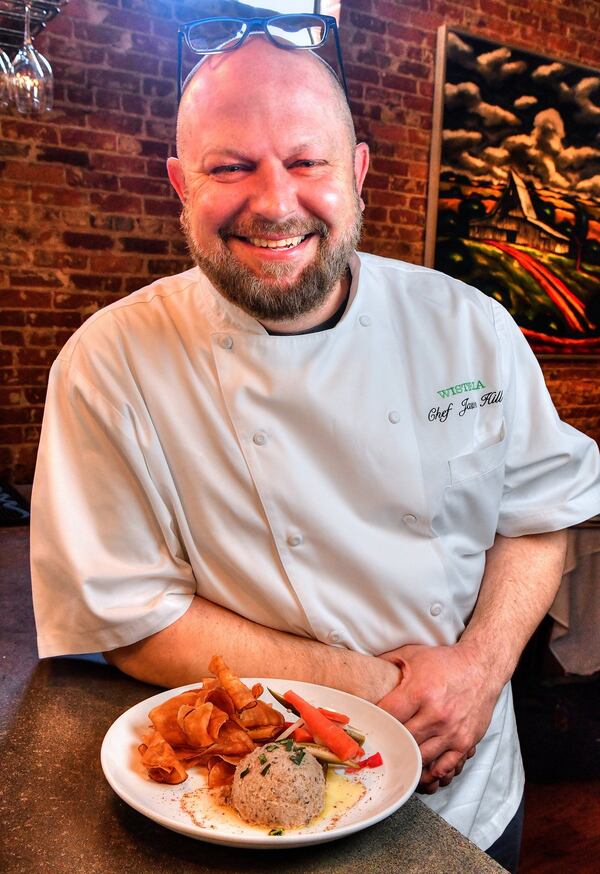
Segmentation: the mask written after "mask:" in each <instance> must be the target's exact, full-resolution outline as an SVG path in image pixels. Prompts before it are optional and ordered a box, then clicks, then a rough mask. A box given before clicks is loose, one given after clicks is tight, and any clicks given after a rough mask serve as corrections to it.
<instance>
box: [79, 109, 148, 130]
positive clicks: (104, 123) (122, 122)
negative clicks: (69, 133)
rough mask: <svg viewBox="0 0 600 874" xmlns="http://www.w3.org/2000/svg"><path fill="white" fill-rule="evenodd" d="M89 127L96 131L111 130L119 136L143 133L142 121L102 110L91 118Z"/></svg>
mask: <svg viewBox="0 0 600 874" xmlns="http://www.w3.org/2000/svg"><path fill="white" fill-rule="evenodd" d="M89 125H90V127H91V128H94V130H110V131H115V132H116V133H119V134H129V135H134V134H139V133H141V131H142V120H141V119H140V118H134V117H133V116H131V115H122V114H121V113H118V112H109V111H108V110H102V111H101V112H95V113H94V114H93V115H91V116H90V119H89Z"/></svg>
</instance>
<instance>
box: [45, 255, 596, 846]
mask: <svg viewBox="0 0 600 874" xmlns="http://www.w3.org/2000/svg"><path fill="white" fill-rule="evenodd" d="M351 268H352V274H353V282H352V288H351V294H350V302H349V305H348V308H347V310H346V312H345V314H344V315H343V317H342V319H341V320H340V321H339V322H338V324H337V325H336V326H335V327H334V328H332V329H330V330H327V331H323V332H318V333H312V334H303V335H293V336H270V335H269V334H268V333H267V332H266V331H265V329H264V328H263V327H262V325H260V323H259V322H257V321H256V320H254V319H253V318H251V317H249V316H247V315H246V314H245V313H243V312H242V311H241V310H239V309H238V308H237V307H234V306H233V305H231V304H229V303H228V302H226V301H225V300H224V299H223V298H222V297H221V296H220V295H219V294H218V293H217V292H216V291H215V290H214V288H213V287H212V286H211V285H210V283H209V282H208V280H207V279H206V278H205V277H204V276H203V275H202V274H201V273H200V271H199V270H198V269H197V268H194V269H192V270H189V271H187V272H186V273H183V274H181V275H179V276H174V277H170V278H167V279H162V280H159V281H158V282H155V283H153V284H152V285H150V286H148V287H147V288H145V289H142V290H141V291H139V292H137V293H135V294H132V295H130V296H129V297H127V298H124V299H123V300H120V301H118V302H117V303H115V304H113V305H111V306H109V307H107V308H106V309H104V310H102V311H101V312H99V313H97V314H95V315H94V316H93V317H91V318H90V319H89V320H88V321H87V322H86V323H85V324H84V325H83V327H82V328H81V329H80V330H79V331H78V332H77V333H76V334H75V335H74V336H73V337H72V338H71V339H70V340H69V342H68V343H67V345H66V346H65V348H64V349H63V351H62V352H61V353H60V355H59V357H58V359H57V361H56V362H55V364H54V366H53V368H52V372H51V376H50V384H49V390H48V400H47V406H46V412H45V417H44V425H43V433H42V440H41V445H40V455H39V462H38V469H37V472H36V477H35V485H34V490H33V499H32V500H33V512H32V578H33V587H34V605H35V613H36V621H37V627H38V634H39V637H38V643H39V652H40V655H41V656H51V655H58V654H63V653H67V652H70V653H77V652H89V651H95V650H109V649H113V648H116V647H119V646H122V645H125V644H129V643H132V642H133V641H136V640H139V639H141V638H143V637H146V636H148V635H150V634H152V633H154V632H156V631H159V630H161V629H163V628H165V627H166V626H168V625H169V624H171V623H172V622H174V621H175V620H176V619H178V618H179V617H180V616H182V615H183V613H184V612H185V611H186V609H187V608H188V606H189V604H190V602H191V599H192V598H193V596H194V593H198V594H200V595H202V596H203V597H205V598H208V599H210V600H211V601H213V602H215V603H217V604H221V605H222V606H224V607H227V608H229V609H231V610H234V611H236V612H237V613H240V614H241V615H243V616H246V617H248V618H249V619H251V620H253V621H255V622H258V623H261V624H263V625H267V626H270V627H273V628H277V629H281V630H283V631H289V632H292V633H294V634H298V635H304V636H307V637H312V638H316V639H317V640H320V641H323V642H325V643H328V644H333V645H339V646H345V647H348V648H350V649H353V650H358V651H360V652H364V653H373V654H378V653H382V652H385V651H387V650H390V649H394V648H395V647H398V646H402V645H403V644H408V643H424V644H452V643H454V642H455V641H456V640H457V639H458V637H459V636H460V634H461V632H462V631H463V629H464V627H465V623H466V622H467V621H468V618H469V615H470V613H471V611H472V609H473V606H474V604H475V601H476V597H477V593H478V588H479V584H480V581H481V576H482V572H483V568H484V562H485V550H486V549H487V548H489V547H490V546H491V545H492V543H493V540H494V535H495V533H496V531H499V532H500V533H501V534H504V535H507V536H517V535H523V534H530V533H536V532H543V531H551V530H557V529H561V528H564V527H566V526H569V525H572V524H575V523H577V522H579V521H581V520H584V519H586V518H589V517H590V516H593V515H594V514H596V513H597V512H598V511H599V509H600V489H599V485H598V482H599V460H598V452H597V447H596V446H595V444H594V443H593V441H591V440H589V439H588V438H587V437H585V436H584V435H583V434H580V433H579V432H578V431H576V430H574V429H573V428H571V427H570V426H569V425H566V424H564V423H562V422H561V421H560V420H559V418H558V416H557V414H556V411H555V409H554V406H553V404H552V402H551V400H550V398H549V396H548V393H547V391H546V388H545V386H544V381H543V378H542V376H541V373H540V370H539V367H538V365H537V362H536V361H535V358H534V357H533V355H532V353H531V352H530V350H529V347H528V345H527V343H526V341H525V340H524V338H523V336H522V334H521V332H520V331H519V329H518V328H517V327H516V325H515V324H514V322H513V321H512V319H511V318H510V316H509V315H508V314H507V313H506V311H505V310H503V309H502V307H500V306H499V305H498V304H497V303H496V302H495V301H493V300H492V299H490V298H488V297H486V296H484V295H483V294H481V293H480V292H478V291H476V290H475V289H472V288H469V287H468V286H466V285H464V284H463V283H461V282H458V281H456V280H454V279H451V278H449V277H446V276H444V275H442V274H440V273H436V272H434V271H432V270H428V269H425V268H421V267H417V266H414V265H410V264H403V263H400V262H397V261H391V260H387V259H383V258H378V257H375V256H372V255H364V254H361V255H360V256H356V257H355V259H354V261H353V263H352V264H351ZM522 789H523V773H522V766H521V760H520V754H519V751H518V742H517V737H516V731H515V721H514V715H513V709H512V703H511V699H510V689H509V687H507V688H505V689H504V691H503V693H502V695H501V697H500V699H499V701H498V704H497V706H496V709H495V712H494V716H493V719H492V723H491V725H490V728H489V730H488V732H487V733H486V735H485V737H484V738H483V739H482V741H481V742H480V743H479V745H478V749H477V754H476V756H475V757H474V758H473V759H471V760H470V761H469V762H467V764H466V766H465V768H464V770H463V773H462V775H461V776H460V777H459V778H457V779H455V780H454V781H453V782H452V784H451V785H450V786H449V787H447V788H445V789H443V790H441V791H439V792H438V793H437V794H436V795H433V796H430V797H428V798H427V799H426V803H428V804H429V805H430V806H431V807H432V808H434V809H435V810H437V811H439V812H440V813H441V814H442V815H443V816H444V817H445V818H446V819H447V820H448V821H449V822H450V823H452V824H453V825H455V826H456V827H457V828H458V829H460V830H461V831H462V832H463V833H464V834H466V835H468V836H469V837H471V839H472V840H473V841H475V842H476V843H477V844H479V846H481V847H482V848H486V847H487V846H489V845H490V844H491V843H492V842H493V841H494V840H495V839H496V838H497V837H498V836H499V835H500V834H501V832H502V831H503V829H504V827H505V826H506V825H507V823H508V822H509V820H510V819H511V817H512V816H513V814H514V813H515V811H516V809H517V806H518V803H519V800H520V797H521V794H522Z"/></svg>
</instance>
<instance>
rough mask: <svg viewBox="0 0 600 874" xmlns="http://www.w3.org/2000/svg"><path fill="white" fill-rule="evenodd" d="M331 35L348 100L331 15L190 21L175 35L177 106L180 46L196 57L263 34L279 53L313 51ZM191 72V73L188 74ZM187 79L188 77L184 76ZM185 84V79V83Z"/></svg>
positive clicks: (230, 48) (229, 49)
mask: <svg viewBox="0 0 600 874" xmlns="http://www.w3.org/2000/svg"><path fill="white" fill-rule="evenodd" d="M331 31H333V35H334V39H335V48H336V51H337V59H338V64H339V67H340V78H341V82H342V85H343V87H344V92H345V94H346V98H348V85H347V83H346V75H345V73H344V64H343V61H342V49H341V46H340V38H339V33H338V28H337V23H336V20H335V18H333V16H331V15H316V14H312V13H310V14H305V15H273V16H272V17H271V18H201V19H199V20H198V21H190V22H189V23H188V24H184V25H183V27H181V28H180V29H179V32H178V34H177V102H179V100H180V99H181V94H182V92H183V90H184V88H185V83H184V82H183V42H184V40H185V44H186V45H187V47H188V48H189V49H190V50H191V51H192V52H194V54H197V55H209V54H216V53H219V52H232V51H234V50H235V49H239V47H240V46H241V45H243V43H244V42H245V40H246V39H247V37H248V36H249V34H251V33H256V32H258V33H264V34H265V35H266V36H267V37H268V39H269V40H270V41H271V42H272V43H273V45H275V46H277V48H280V49H286V50H289V49H292V50H293V49H317V48H319V47H320V46H322V45H324V44H325V42H326V41H327V37H328V36H329V34H330V32H331ZM192 72H193V71H192ZM188 79H189V76H188ZM186 82H187V79H186Z"/></svg>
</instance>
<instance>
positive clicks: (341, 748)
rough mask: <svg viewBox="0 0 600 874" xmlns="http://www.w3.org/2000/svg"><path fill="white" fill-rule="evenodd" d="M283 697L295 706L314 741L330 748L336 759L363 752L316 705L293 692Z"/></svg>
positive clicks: (354, 756)
mask: <svg viewBox="0 0 600 874" xmlns="http://www.w3.org/2000/svg"><path fill="white" fill-rule="evenodd" d="M283 697H284V698H285V700H286V701H287V702H288V703H289V704H293V706H294V707H295V708H296V710H297V711H298V713H299V714H300V716H301V717H302V719H303V720H304V722H305V723H306V728H307V730H308V731H310V732H311V734H312V736H313V737H314V739H315V741H316V742H317V743H319V744H322V745H323V746H325V747H327V748H328V749H329V750H331V752H332V753H333V754H334V755H336V756H337V757H338V759H341V761H343V762H345V761H347V760H348V759H355V758H356V757H357V756H360V755H362V754H363V753H362V750H361V748H360V747H359V745H358V744H357V743H356V741H355V740H353V739H352V738H351V737H350V735H348V734H346V732H345V731H344V730H343V728H340V726H339V725H337V724H336V723H335V722H332V721H331V719H328V718H327V717H326V716H325V715H324V714H323V713H321V711H320V710H319V709H318V708H317V707H313V705H312V704H309V703H308V701H305V700H304V699H303V698H301V697H300V696H299V695H296V693H295V692H291V691H290V692H286V693H285V695H284V696H283Z"/></svg>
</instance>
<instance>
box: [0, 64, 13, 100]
mask: <svg viewBox="0 0 600 874" xmlns="http://www.w3.org/2000/svg"><path fill="white" fill-rule="evenodd" d="M12 79H13V68H12V64H11V62H10V58H9V57H8V55H7V54H6V52H5V51H3V49H0V108H1V109H4V108H5V107H7V106H9V105H10V101H11V98H12Z"/></svg>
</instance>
